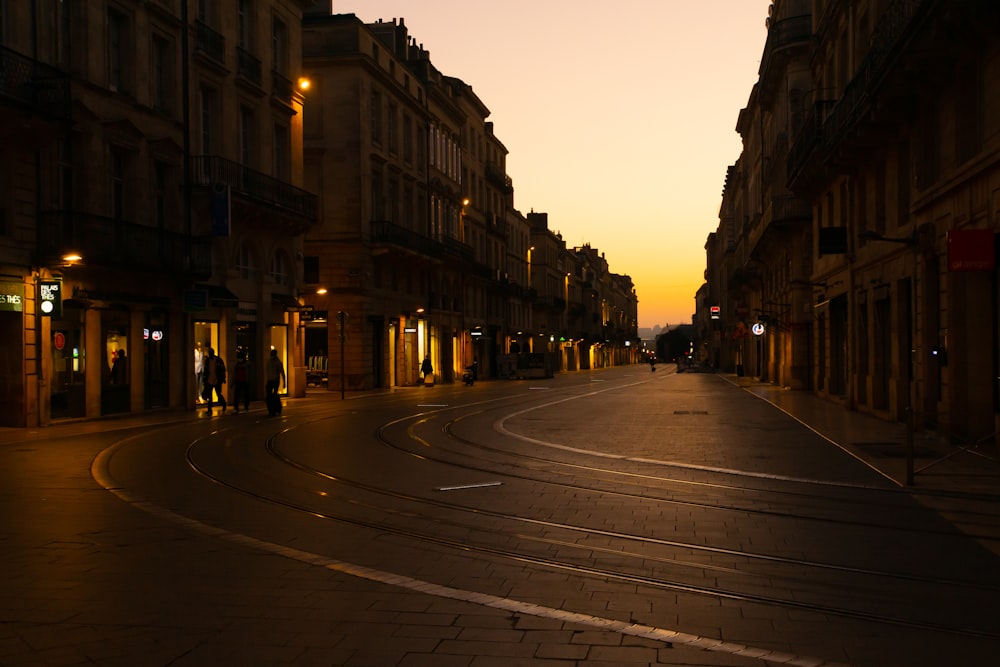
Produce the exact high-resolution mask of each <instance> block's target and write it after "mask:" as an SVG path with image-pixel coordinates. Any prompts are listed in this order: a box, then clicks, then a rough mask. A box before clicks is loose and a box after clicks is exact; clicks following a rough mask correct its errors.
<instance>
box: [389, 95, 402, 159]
mask: <svg viewBox="0 0 1000 667" xmlns="http://www.w3.org/2000/svg"><path fill="white" fill-rule="evenodd" d="M398 116H399V109H398V107H396V105H395V104H389V126H388V127H387V128H386V130H387V133H388V135H389V151H390V152H391V153H395V152H396V151H397V150H398V148H397V146H396V123H397V122H398Z"/></svg>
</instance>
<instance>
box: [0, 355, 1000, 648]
mask: <svg viewBox="0 0 1000 667" xmlns="http://www.w3.org/2000/svg"><path fill="white" fill-rule="evenodd" d="M252 408H253V410H252V411H251V412H250V413H248V414H239V415H236V414H232V411H231V410H230V411H229V412H226V413H224V414H223V413H220V412H219V411H216V413H215V415H214V416H212V417H209V416H207V415H205V414H204V413H203V412H199V413H197V414H196V413H193V412H163V413H149V414H147V415H143V416H135V415H131V416H128V417H125V418H123V419H118V420H103V421H96V422H77V423H73V424H63V425H58V426H53V427H50V428H47V429H32V430H27V429H6V430H3V431H0V508H2V513H3V514H2V516H3V523H2V524H0V557H2V562H3V563H4V568H3V570H2V572H0V665H5V666H15V665H82V664H88V665H121V666H125V665H128V666H134V665H221V664H227V665H230V664H231V665H235V664H241V665H276V664H288V665H292V664H294V665H352V666H388V665H399V666H403V667H415V666H435V667H437V666H444V667H450V666H462V667H490V666H501V665H502V666H503V667H515V666H517V665H526V666H528V665H530V666H566V667H569V666H581V667H582V666H587V667H611V666H616V667H628V666H632V665H635V666H639V665H719V666H723V665H728V666H759V667H763V666H765V665H803V666H806V665H809V666H818V665H857V666H872V667H884V666H894V665H905V666H927V667H931V666H940V665H982V664H991V663H993V662H994V661H995V660H996V655H997V654H998V653H1000V464H998V463H997V462H996V460H995V459H994V458H992V457H991V456H989V454H990V453H989V452H979V451H964V450H957V449H952V448H950V447H949V446H948V445H946V444H944V443H941V442H939V441H937V440H935V439H933V438H929V437H922V436H921V437H919V438H918V440H917V443H916V447H915V453H914V457H915V459H916V460H915V465H916V467H917V470H918V472H917V476H916V485H915V486H914V487H912V488H907V487H905V486H904V484H903V481H904V480H905V458H904V457H903V456H901V453H902V452H903V451H904V449H903V447H902V443H903V441H904V439H905V432H904V430H903V429H902V426H901V425H899V424H893V423H886V422H881V421H878V420H874V419H872V418H869V417H865V416H863V415H858V414H856V413H849V412H846V411H844V410H843V409H842V408H839V407H836V406H830V405H829V404H826V403H822V402H820V401H819V400H818V399H815V398H814V397H812V396H809V395H806V394H801V393H798V392H790V391H781V390H778V389H774V388H772V387H769V386H764V385H758V386H754V385H749V386H747V385H746V383H744V384H743V385H742V386H741V384H740V383H739V382H738V381H737V378H734V377H730V376H724V375H716V374H713V373H692V372H685V373H677V372H676V371H675V369H674V368H673V367H672V366H665V365H661V366H660V367H659V369H658V370H657V372H655V373H651V372H649V368H648V367H647V366H633V367H618V368H611V369H603V370H599V371H581V372H577V373H571V374H562V375H558V376H557V377H555V378H553V379H545V380H530V381H528V380H513V381H481V382H477V383H476V384H474V385H473V386H471V387H466V386H464V385H461V384H458V383H456V384H454V385H438V386H433V387H414V388H406V389H397V390H394V391H391V392H389V391H387V392H383V393H377V392H373V393H369V394H365V395H354V396H352V395H351V394H348V395H347V400H343V401H342V400H340V395H339V394H337V393H333V392H331V393H328V392H325V391H323V392H317V393H310V394H309V395H308V396H307V397H306V398H304V399H296V400H288V401H286V404H285V409H284V412H283V414H282V416H281V417H276V418H270V417H268V416H267V412H266V411H265V410H264V409H263V405H262V403H260V402H258V403H257V404H255V405H253V406H252Z"/></svg>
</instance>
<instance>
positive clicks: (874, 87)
mask: <svg viewBox="0 0 1000 667" xmlns="http://www.w3.org/2000/svg"><path fill="white" fill-rule="evenodd" d="M936 3H937V0H894V2H892V3H890V5H889V7H888V8H887V9H886V11H885V13H884V14H883V15H882V18H881V19H880V20H879V23H878V25H877V26H876V28H875V32H874V34H873V35H872V38H871V44H870V47H869V49H868V53H867V54H866V55H865V58H864V59H863V60H862V61H861V63H860V65H859V66H858V68H857V71H856V72H855V74H854V77H853V78H852V79H851V81H850V82H849V83H848V84H847V85H846V86H845V87H844V90H843V91H842V92H841V93H840V95H839V97H838V99H837V100H835V101H832V102H817V105H816V108H815V109H814V110H813V114H812V116H811V117H810V118H809V119H808V121H807V122H806V123H805V124H804V125H803V126H802V128H801V130H800V132H799V133H798V135H797V136H796V137H795V143H794V145H793V146H792V151H791V153H790V155H789V160H788V173H789V175H790V176H792V177H795V178H798V177H799V176H800V175H801V174H802V173H803V171H804V170H805V171H808V170H809V169H810V167H808V166H807V165H808V164H810V163H812V164H815V165H817V166H821V165H822V164H823V163H825V162H826V161H828V160H829V159H830V158H831V157H832V156H833V155H834V154H835V153H836V152H837V151H840V150H842V149H843V148H845V145H846V144H847V143H849V138H850V137H852V136H855V135H858V134H859V132H858V131H859V129H862V126H864V125H866V124H874V123H877V122H879V121H878V119H877V118H874V117H873V116H872V115H871V114H869V113H868V112H869V111H870V110H871V109H873V108H876V106H877V105H873V100H874V98H875V97H876V96H877V95H879V94H880V93H882V92H883V89H884V87H885V81H886V77H887V75H888V74H889V73H890V72H891V71H893V67H894V63H895V62H896V60H897V59H898V58H899V57H900V55H901V54H902V52H903V50H904V49H905V48H907V47H906V45H907V44H908V43H909V42H910V40H911V37H912V36H913V34H914V33H915V32H916V31H917V30H918V29H919V28H920V27H921V26H922V25H923V24H924V23H926V22H929V21H931V14H932V13H933V6H934V5H935V4H936ZM882 106H883V107H886V108H891V105H882ZM890 113H891V112H890ZM889 124H890V125H895V123H893V122H891V121H890V123H889ZM859 143H860V144H862V145H864V144H865V143H866V142H865V141H864V140H861V141H859ZM816 148H820V149H821V152H820V153H819V154H818V155H814V154H813V153H814V150H815V149H816Z"/></svg>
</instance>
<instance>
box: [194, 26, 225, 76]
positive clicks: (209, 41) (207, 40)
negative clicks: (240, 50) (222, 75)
mask: <svg viewBox="0 0 1000 667" xmlns="http://www.w3.org/2000/svg"><path fill="white" fill-rule="evenodd" d="M194 50H195V53H196V54H201V55H202V56H204V57H205V58H207V59H208V60H209V61H211V62H213V63H215V64H217V65H222V66H225V64H226V38H225V37H223V36H222V35H221V34H220V33H218V32H216V31H215V30H214V29H213V28H210V27H209V26H208V25H207V24H205V23H202V22H201V21H195V23H194Z"/></svg>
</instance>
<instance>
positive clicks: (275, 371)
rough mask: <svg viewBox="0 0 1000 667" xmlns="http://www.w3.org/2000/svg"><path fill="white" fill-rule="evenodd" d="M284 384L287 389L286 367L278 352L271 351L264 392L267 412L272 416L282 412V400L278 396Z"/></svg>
mask: <svg viewBox="0 0 1000 667" xmlns="http://www.w3.org/2000/svg"><path fill="white" fill-rule="evenodd" d="M282 384H284V385H285V387H286V388H287V387H288V381H287V380H286V379H285V365H284V364H282V363H281V359H279V358H278V351H277V350H271V356H270V358H269V359H268V360H267V383H266V384H265V385H264V391H265V393H266V394H267V395H266V396H265V402H266V403H267V411H268V413H270V414H271V415H272V416H274V415H276V414H279V413H280V412H281V398H280V397H279V396H278V388H279V387H280V386H281V385H282Z"/></svg>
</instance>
